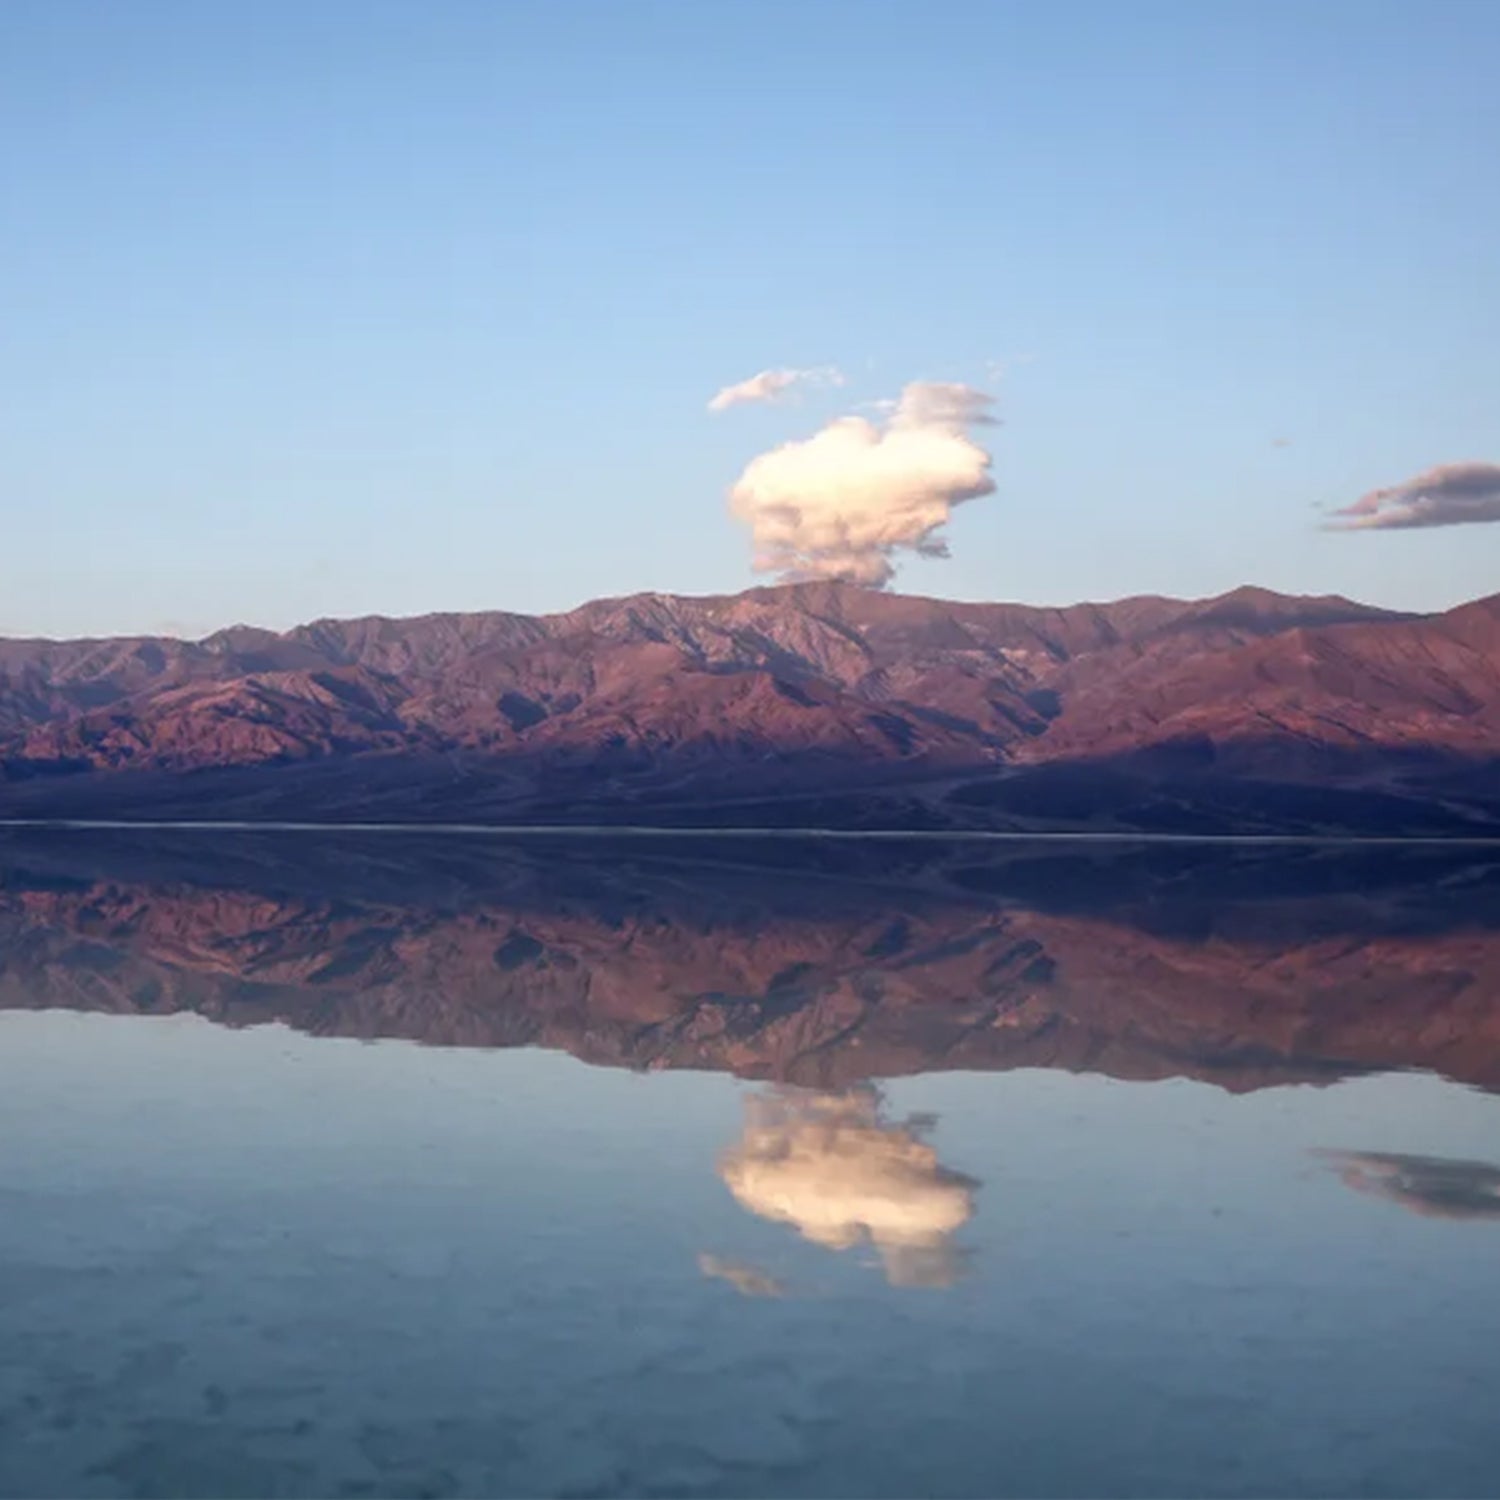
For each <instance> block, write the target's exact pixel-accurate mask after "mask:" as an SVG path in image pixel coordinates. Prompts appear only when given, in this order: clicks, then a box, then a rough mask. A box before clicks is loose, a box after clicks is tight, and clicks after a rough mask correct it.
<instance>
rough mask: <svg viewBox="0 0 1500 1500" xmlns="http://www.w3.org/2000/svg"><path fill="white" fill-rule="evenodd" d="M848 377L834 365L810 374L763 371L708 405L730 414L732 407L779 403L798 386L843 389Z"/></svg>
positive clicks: (796, 371) (722, 391)
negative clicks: (771, 402)
mask: <svg viewBox="0 0 1500 1500" xmlns="http://www.w3.org/2000/svg"><path fill="white" fill-rule="evenodd" d="M843 383H844V377H843V376H842V375H841V374H840V373H839V372H838V371H837V370H836V369H834V367H833V366H832V365H819V366H817V367H816V368H815V369H810V370H762V371H761V372H760V374H758V375H752V376H751V377H750V378H749V379H748V380H741V381H739V382H738V383H737V384H735V385H726V386H725V387H724V389H723V390H721V391H720V392H719V393H718V394H717V395H716V396H714V398H713V400H711V401H710V402H709V403H708V409H709V410H710V411H712V412H721V411H728V410H729V408H730V407H732V406H748V405H752V404H755V403H760V402H769V401H779V400H780V399H781V398H782V397H783V396H784V395H786V393H787V392H788V391H789V390H791V389H792V388H793V387H794V386H799V385H842V384H843Z"/></svg>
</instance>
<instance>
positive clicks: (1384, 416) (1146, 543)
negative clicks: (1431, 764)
mask: <svg viewBox="0 0 1500 1500" xmlns="http://www.w3.org/2000/svg"><path fill="white" fill-rule="evenodd" d="M1497 68H1500V6H1494V5H1490V4H1487V3H1484V0H1467V3H1465V0H1446V3H1444V0H1421V3H1403V4H1391V3H1385V0H1348V3H1341V0H1324V3H1319V4H1315V5H1311V6H1308V5H1305V4H1301V3H1298V4H1282V3H1277V0H1263V3H1256V4H1253V5H1252V4H1241V5H1231V4H1223V5H1207V6H1205V5H1202V4H1200V3H1187V0H1184V3H1178V0H1171V3H1165V0H1163V3H1144V0H1143V3H1129V4H1122V3H1119V0H1097V3H1082V0H1075V3H1056V4H1050V5H1045V6H1042V5H1036V4H1021V3H1016V4H1010V3H1004V0H973V3H964V0H924V3H923V4H922V5H920V6H914V5H911V4H909V3H905V0H903V3H887V0H756V3H744V0H672V3H653V0H539V3H528V0H400V3H395V0H320V3H319V4H316V5H308V4H305V3H302V0H296V3H287V0H255V3H253V4H252V3H245V0H240V3H231V0H223V3H214V4H203V3H199V0H187V3H175V0H174V3H165V0H133V3H132V4H130V5H128V6H122V5H118V4H115V3H112V0H6V3H5V4H4V5H3V6H0V522H3V531H0V536H3V545H0V632H3V633H6V634H45V635H78V634H102V633H123V632H131V631H149V632H166V633H175V634H187V635H199V634H202V633H205V632H207V631H209V630H212V629H215V628H217V627H220V626H223V625H227V624H230V623H235V622H247V623H253V624H261V625H269V626H275V627H285V626H289V625H291V624H293V623H296V622H298V621H302V620H306V619H311V618H316V617H324V616H348V615H359V614H370V613H380V614H389V615H400V614H413V613H422V612H426V611H432V610H463V609H514V610H523V611H527V612H537V611H551V610H560V609H566V608H569V607H572V606H573V605H576V604H578V603H580V602H582V601H584V600H585V599H588V598H591V597H596V596H601V595H619V594H628V593H633V592H637V591H642V590H660V591H671V592H680V593H699V594H701V593H717V592H728V591H733V590H737V589H741V588H745V587H748V586H751V585H752V584H754V583H757V582H767V581H770V580H771V579H772V578H773V577H774V576H775V575H774V574H757V573H755V572H753V571H752V556H753V553H752V540H753V538H752V531H754V532H755V537H754V540H755V541H756V542H757V543H759V542H760V541H761V540H762V538H761V534H760V532H759V531H758V530H756V524H757V523H756V518H755V517H753V516H752V517H749V518H748V519H747V515H746V509H747V502H746V501H745V499H744V496H745V493H746V491H745V483H744V482H748V481H749V480H750V479H751V476H752V472H753V473H757V474H760V475H762V476H764V475H765V474H766V472H767V471H766V466H764V465H762V466H761V467H760V468H759V469H754V468H753V466H754V464H755V461H756V460H757V458H758V457H760V456H762V455H765V454H766V453H767V452H768V451H769V450H774V449H775V448H776V447H777V445H779V444H784V443H789V442H796V443H804V442H806V440H808V439H810V438H812V437H814V435H815V434H818V433H819V431H820V429H823V428H824V427H825V425H826V424H828V423H831V422H835V420H836V419H841V418H842V419H845V420H844V422H843V423H842V424H841V425H839V426H838V427H837V428H835V429H834V430H835V431H836V432H838V433H842V434H844V435H845V436H847V435H848V434H849V433H850V432H851V431H854V432H855V433H856V436H857V435H858V434H859V433H861V432H867V431H868V432H869V433H873V434H874V437H873V438H872V439H871V440H872V441H874V440H875V439H876V438H878V436H879V433H880V431H881V430H882V428H881V424H882V423H886V422H893V421H896V420H898V419H897V418H896V417H895V416H893V413H895V412H897V411H898V410H899V408H896V407H893V406H892V404H891V403H893V402H896V401H897V400H899V399H901V398H902V394H903V392H904V391H906V390H907V389H908V387H911V386H913V385H914V384H916V385H917V386H918V388H919V389H921V388H923V386H922V383H926V382H940V383H944V384H945V385H947V386H950V387H954V388H957V387H965V388H970V389H971V390H975V391H981V392H984V393H986V394H988V395H990V396H992V397H993V398H994V403H993V406H992V407H991V408H989V410H990V411H991V412H992V413H993V416H994V417H995V418H996V419H998V425H993V426H985V427H983V428H982V429H981V428H975V429H973V430H971V431H968V432H967V435H966V436H964V437H963V441H965V442H978V443H979V444H980V445H981V446H982V448H983V450H984V451H985V453H987V454H988V455H989V459H990V464H989V467H988V468H987V470H986V471H985V473H984V474H983V475H981V476H977V477H976V474H975V473H974V472H973V471H971V472H970V473H969V476H968V480H969V481H970V482H969V483H968V488H967V489H965V490H963V491H962V493H961V494H960V496H959V498H960V499H961V500H962V502H963V503H962V504H961V505H959V506H955V507H954V509H953V512H952V518H951V521H949V522H948V524H947V525H946V527H945V528H944V530H943V531H942V532H941V533H935V534H942V535H946V537H947V540H948V542H949V545H950V550H951V555H950V556H949V557H948V558H947V559H945V560H940V559H937V558H933V557H926V556H907V555H905V554H899V555H897V556H895V557H894V558H893V559H892V563H893V565H894V586H895V587H897V588H900V589H903V590H907V591H911V592H920V593H927V594H935V595H942V596H947V597H953V598H964V599H1015V600H1024V601H1028V602H1034V603H1044V604H1065V603H1071V602H1075V601H1078V600H1082V599H1110V598H1118V597H1121V596H1125V595H1130V594H1139V593H1166V594H1173V595H1180V596H1191V597H1202V596H1208V595H1212V594H1216V593H1220V592H1223V591H1225V590H1227V589H1230V588H1233V587H1235V586H1237V585H1240V584H1243V583H1247V582H1250V583H1257V584H1261V585H1264V586H1267V587H1272V588H1277V589H1282V590H1286V591H1289V592H1298V593H1342V594H1346V595H1350V596H1353V597H1357V598H1362V599H1367V600H1370V601H1372V602H1376V603H1383V604H1389V605H1396V606H1402V607H1407V608H1421V609H1435V608H1441V607H1446V606H1448V605H1451V604H1453V603H1456V602H1459V601H1460V600H1463V599H1466V598H1471V597H1474V596H1477V595H1480V594H1487V593H1492V592H1494V591H1495V590H1496V589H1497V588H1500V525H1497V524H1485V523H1483V522H1473V523H1470V524H1462V525H1445V526H1430V525H1415V526H1413V525H1410V524H1407V525H1399V526H1397V525H1392V526H1390V527H1385V526H1365V525H1361V526H1357V527H1355V528H1353V529H1348V530H1330V529H1327V520H1328V517H1329V513H1330V512H1331V511H1333V510H1335V509H1339V508H1344V507H1348V506H1351V505H1356V504H1358V503H1359V502H1360V499H1361V497H1362V496H1371V495H1373V494H1374V493H1375V492H1377V491H1381V490H1392V491H1394V492H1397V493H1400V494H1404V493H1405V492H1404V491H1401V490H1400V487H1401V486H1403V485H1405V484H1406V483H1407V481H1409V480H1411V479H1412V477H1413V476H1415V475H1421V474H1423V473H1425V472H1426V471H1429V470H1432V469H1434V468H1435V467H1437V466H1442V465H1452V464H1461V463H1470V464H1493V463H1496V462H1500V400H1497V396H1500V360H1497V351H1500V294H1497V286H1500V279H1497V274H1496V272H1497V258H1500V252H1497V246H1500V193H1497V192H1496V191H1495V189H1496V170H1497V169H1496V165H1495V164H1496V162H1497V160H1500V89H1497V88H1496V87H1495V81H1494V80H1495V78H1496V76H1497ZM801 369H808V370H815V371H824V372H829V371H836V372H838V374H837V378H836V379H835V378H822V379H814V380H808V381H803V382H797V383H794V384H792V385H790V386H789V387H787V388H786V389H784V390H782V391H781V393H780V398H779V399H777V400H775V401H745V402H735V403H732V404H731V405H730V406H729V407H728V408H727V409H722V410H719V411H717V412H710V411H709V410H708V409H707V408H708V405H709V402H710V401H711V399H712V398H713V397H714V396H715V393H716V392H719V391H721V390H722V389H724V388H725V387H728V386H731V385H733V384H735V383H737V382H740V381H744V380H747V379H750V378H752V377H754V376H756V375H757V374H759V373H761V372H765V371H777V370H801ZM907 401H908V405H910V398H907ZM851 418H852V419H855V420H856V421H859V422H863V423H865V424H867V428H859V429H854V428H851V427H850V425H849V419H851ZM806 451H821V450H820V449H819V450H804V449H795V450H792V457H796V455H797V454H799V453H802V452H806ZM785 457H786V455H782V456H781V457H780V458H777V459H775V464H776V465H777V466H778V469H777V478H778V483H784V482H788V480H787V475H788V472H789V470H790V469H794V468H795V466H794V465H792V466H789V464H788V463H786V462H783V459H785ZM1466 472H1467V471H1466ZM742 476H743V481H744V482H742ZM790 482H793V483H795V482H796V481H795V475H793V478H792V480H791V481H790ZM1486 482H1487V481H1486ZM737 485H738V486H739V488H738V489H737V488H736V487H737ZM752 488H753V486H752ZM732 491H733V492H735V496H736V498H735V501H734V502H733V503H731V499H730V496H731V492H732ZM767 493H769V492H767ZM778 493H780V492H779V491H778ZM1486 493H1488V492H1486ZM753 498H754V497H753V496H752V502H753ZM1491 500H1493V496H1491ZM1489 503H1490V501H1484V504H1486V505H1488V504H1489ZM1377 504H1378V502H1374V501H1371V502H1367V505H1366V510H1367V511H1368V510H1369V509H1370V508H1371V507H1372V506H1376V505H1377ZM772 511H773V514H775V515H781V514H784V512H782V511H777V510H775V506H774V504H773V505H772ZM1486 513H1488V512H1486ZM777 545H779V543H778V544H777ZM763 550H764V549H763ZM782 552H783V553H784V552H785V549H784V547H783V548H782Z"/></svg>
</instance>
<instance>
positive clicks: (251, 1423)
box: [0, 1012, 1500, 1496]
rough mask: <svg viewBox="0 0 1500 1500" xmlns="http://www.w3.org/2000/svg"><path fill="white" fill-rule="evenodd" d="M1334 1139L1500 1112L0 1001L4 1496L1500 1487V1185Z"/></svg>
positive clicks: (1285, 1090)
mask: <svg viewBox="0 0 1500 1500" xmlns="http://www.w3.org/2000/svg"><path fill="white" fill-rule="evenodd" d="M920 1116H930V1117H932V1118H931V1119H929V1120H925V1121H924V1120H920V1119H918V1120H917V1122H916V1124H915V1125H913V1123H912V1121H913V1117H920ZM755 1126H758V1127H759V1130H760V1134H759V1135H758V1136H756V1137H754V1139H751V1138H750V1132H751V1130H752V1127H755ZM924 1141H925V1143H926V1149H924ZM1320 1151H1325V1152H1326V1151H1335V1152H1354V1153H1402V1154H1407V1155H1413V1154H1415V1155H1421V1156H1426V1157H1438V1158H1459V1159H1465V1160H1472V1159H1476V1158H1477V1159H1480V1160H1495V1159H1497V1158H1500V1100H1497V1099H1496V1098H1494V1097H1492V1096H1490V1095H1488V1094H1484V1093H1480V1092H1477V1091H1473V1090H1469V1089H1464V1088H1460V1087H1458V1086H1456V1085H1452V1084H1448V1083H1444V1082H1442V1081H1440V1080H1438V1079H1435V1078H1433V1077H1428V1076H1402V1075H1387V1076H1384V1077H1375V1078H1365V1079H1359V1080H1355V1081H1348V1082H1343V1083H1339V1084H1336V1085H1334V1086H1331V1087H1322V1088H1313V1087H1308V1086H1305V1085H1299V1086H1288V1087H1281V1088H1271V1089H1266V1090H1262V1091H1259V1092H1255V1093H1251V1094H1248V1095H1244V1096H1234V1095H1231V1094H1229V1093H1226V1092H1224V1091H1222V1090H1220V1089H1218V1088H1216V1087H1213V1086H1210V1085H1207V1084H1202V1083H1194V1082H1186V1081H1181V1080H1178V1081H1169V1082H1163V1083H1126V1082H1117V1081H1113V1080H1110V1079H1105V1078H1101V1077H1097V1076H1088V1075H1082V1076H1074V1075H1070V1074H1064V1073H1054V1072H1044V1071H1037V1070H1021V1071H1017V1072H1011V1073H1004V1074H991V1075H978V1074H947V1075H943V1074H934V1075H928V1076H925V1077H915V1078H908V1079H904V1080H900V1081H897V1082H893V1083H889V1084H886V1085H884V1086H882V1087H881V1088H880V1089H879V1092H878V1095H872V1094H870V1093H867V1092H863V1091H859V1090H856V1091H854V1092H853V1093H847V1092H846V1093H842V1094H837V1095H821V1096H820V1095H808V1094H797V1093H788V1092H786V1091H778V1090H775V1089H772V1088H769V1087H768V1086H765V1085H752V1084H746V1083H742V1082H738V1081H736V1080H734V1079H731V1078H729V1077H726V1076H723V1075H716V1074H696V1073H651V1074H645V1075H642V1074H634V1073H630V1072H625V1071H618V1070H607V1069H599V1068H591V1067H588V1066H585V1065H584V1064H582V1063H579V1062H576V1061H574V1060H572V1059H570V1058H567V1057H564V1056H559V1055H553V1054H549V1053H545V1052H540V1051H531V1050H518V1051H508V1052H493V1051H485V1050H446V1049H435V1048H423V1047H419V1046H416V1045H413V1044H409V1043H403V1042H375V1043H361V1042H356V1041H349V1040H338V1039H314V1038H309V1037H306V1036H302V1035H298V1034H296V1033H293V1032H291V1031H289V1030H286V1029H284V1028H282V1027H279V1026H269V1027H264V1028H257V1029H253V1030H249V1031H231V1030H226V1029H222V1028H219V1027H216V1026H214V1025H212V1024H211V1023H210V1022H208V1021H206V1020H202V1019H198V1018H196V1017H192V1016H177V1017H171V1018H164V1019H163V1018H140V1017H118V1016H112V1017H106V1016H87V1015H76V1014H69V1013H62V1012H44V1013H39V1014H25V1013H9V1014H4V1015H0V1285H3V1288H4V1297H3V1302H0V1346H3V1348H4V1350H5V1351H6V1357H5V1359H4V1362H3V1366H0V1492H3V1493H4V1494H6V1495H27V1494H35V1495H99V1496H115V1495H142V1496H157V1495H174V1496H187V1495H299V1496H301V1495H306V1496H312V1495H434V1496H436V1495H744V1496H753V1495H808V1496H813V1495H850V1496H853V1495H893V1496H894V1495H912V1494H934V1495H990V1494H1015V1495H1024V1494H1034V1495H1093V1494H1099V1495H1103V1494H1111V1495H1113V1494H1119V1495H1127V1494H1128V1495H1197V1494H1215V1495H1218V1494H1233V1495H1271V1494H1276V1495H1291V1494H1297V1495H1315V1494H1316V1495H1334V1494H1338V1495H1347V1494H1368V1495H1413V1494H1431V1495H1439V1494H1441V1495H1487V1494H1494V1493H1495V1492H1496V1490H1497V1487H1500V1437H1497V1429H1496V1423H1495V1411H1496V1397H1497V1394H1500V1199H1494V1198H1493V1197H1491V1196H1489V1195H1490V1194H1491V1193H1492V1189H1491V1188H1490V1187H1489V1186H1488V1184H1487V1179H1484V1178H1483V1175H1482V1174H1480V1175H1479V1177H1477V1178H1476V1179H1475V1181H1474V1183H1473V1184H1472V1188H1473V1191H1472V1192H1471V1193H1470V1194H1469V1196H1468V1198H1466V1199H1464V1204H1465V1205H1466V1206H1465V1207H1464V1210H1463V1216H1449V1217H1438V1216H1433V1215H1431V1214H1420V1213H1417V1212H1414V1211H1413V1207H1412V1203H1414V1202H1418V1201H1419V1198H1420V1193H1421V1191H1422V1187H1423V1177H1422V1169H1421V1168H1417V1169H1411V1168H1408V1174H1407V1175H1408V1178H1409V1179H1411V1176H1412V1172H1413V1171H1415V1172H1416V1177H1415V1179H1414V1180H1415V1183H1416V1186H1415V1189H1414V1191H1415V1192H1416V1193H1417V1195H1418V1197H1417V1198H1409V1199H1408V1200H1407V1201H1403V1200H1402V1198H1401V1197H1400V1196H1399V1193H1397V1194H1395V1195H1393V1194H1392V1193H1391V1192H1389V1191H1387V1192H1382V1191H1379V1190H1378V1189H1379V1184H1380V1183H1381V1182H1385V1183H1387V1184H1388V1185H1389V1184H1390V1182H1391V1180H1392V1179H1391V1178H1390V1177H1389V1175H1388V1173H1387V1175H1386V1176H1384V1177H1381V1176H1379V1175H1378V1168H1379V1164H1378V1163H1376V1164H1375V1168H1376V1169H1377V1175H1376V1176H1375V1177H1374V1178H1373V1179H1372V1180H1373V1181H1374V1182H1375V1184H1376V1189H1377V1190H1375V1191H1359V1190H1356V1188H1355V1187H1351V1186H1350V1185H1349V1184H1348V1183H1347V1182H1346V1181H1345V1180H1344V1176H1350V1177H1353V1178H1355V1180H1358V1172H1357V1170H1356V1168H1357V1164H1354V1165H1351V1163H1350V1161H1349V1160H1348V1159H1347V1158H1333V1157H1328V1156H1324V1155H1319V1154H1316V1153H1318V1152H1320ZM1341 1169H1342V1172H1343V1174H1344V1175H1341ZM1426 1172H1427V1180H1429V1181H1430V1180H1431V1179H1432V1172H1433V1169H1432V1168H1430V1167H1429V1168H1427V1169H1426ZM1366 1175H1367V1176H1368V1175H1369V1173H1368V1170H1367V1172H1366ZM726 1179H728V1180H726ZM736 1185H737V1186H738V1189H739V1193H738V1196H737V1194H736V1191H735V1190H734V1187H735V1186H736ZM1492 1209H1493V1211H1491V1210H1492ZM1451 1211H1452V1210H1451V1204H1450V1212H1451Z"/></svg>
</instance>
